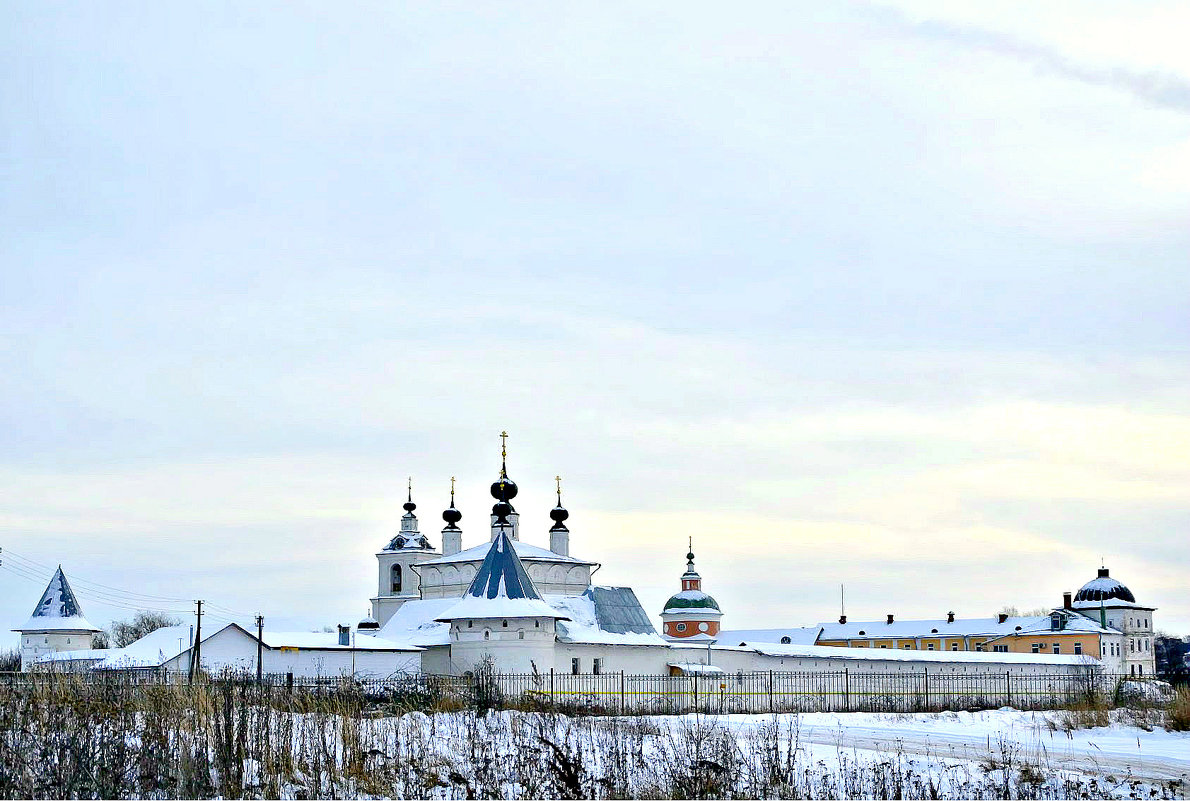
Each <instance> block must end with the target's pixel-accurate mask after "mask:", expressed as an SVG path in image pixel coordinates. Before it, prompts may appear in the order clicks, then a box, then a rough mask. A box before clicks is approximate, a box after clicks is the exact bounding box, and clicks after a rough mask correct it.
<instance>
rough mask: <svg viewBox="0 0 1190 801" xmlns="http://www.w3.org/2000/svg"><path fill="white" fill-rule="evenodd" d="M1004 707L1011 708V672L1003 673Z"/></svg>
mask: <svg viewBox="0 0 1190 801" xmlns="http://www.w3.org/2000/svg"><path fill="white" fill-rule="evenodd" d="M1004 697H1005V699H1006V700H1005V701H1004V706H1012V671H1011V670H1006V671H1004Z"/></svg>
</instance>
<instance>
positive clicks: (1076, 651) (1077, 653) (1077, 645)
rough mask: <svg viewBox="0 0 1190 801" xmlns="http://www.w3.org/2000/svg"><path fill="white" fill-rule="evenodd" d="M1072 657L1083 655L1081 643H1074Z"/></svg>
mask: <svg viewBox="0 0 1190 801" xmlns="http://www.w3.org/2000/svg"><path fill="white" fill-rule="evenodd" d="M1074 655H1075V656H1082V655H1083V644H1082V643H1081V642H1076V643H1075V644H1074Z"/></svg>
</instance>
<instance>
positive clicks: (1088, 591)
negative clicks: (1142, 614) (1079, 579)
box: [1074, 567, 1136, 604]
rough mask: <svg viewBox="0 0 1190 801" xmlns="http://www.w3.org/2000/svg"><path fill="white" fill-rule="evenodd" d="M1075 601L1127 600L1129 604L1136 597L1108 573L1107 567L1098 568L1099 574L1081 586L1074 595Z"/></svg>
mask: <svg viewBox="0 0 1190 801" xmlns="http://www.w3.org/2000/svg"><path fill="white" fill-rule="evenodd" d="M1074 600H1075V601H1095V602H1099V601H1111V600H1119V601H1127V602H1128V603H1130V604H1134V603H1136V597H1135V596H1134V595H1133V594H1132V590H1130V589H1128V588H1127V587H1126V586H1124V585H1123V584H1122V583H1120V582H1119V581H1117V580H1116V579H1114V578H1112V577H1111V576H1109V575H1108V572H1107V568H1106V567H1101V568H1099V575H1098V576H1097V577H1095V578H1093V579H1091V580H1090V581H1088V582H1087V583H1086V584H1084V585H1083V586H1082V589H1080V590H1079V591H1078V594H1076V595H1075V596H1074Z"/></svg>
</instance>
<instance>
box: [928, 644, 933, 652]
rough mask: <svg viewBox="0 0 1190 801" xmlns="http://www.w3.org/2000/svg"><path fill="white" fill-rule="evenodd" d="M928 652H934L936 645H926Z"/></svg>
mask: <svg viewBox="0 0 1190 801" xmlns="http://www.w3.org/2000/svg"><path fill="white" fill-rule="evenodd" d="M926 650H927V651H933V650H934V643H929V644H928V645H926Z"/></svg>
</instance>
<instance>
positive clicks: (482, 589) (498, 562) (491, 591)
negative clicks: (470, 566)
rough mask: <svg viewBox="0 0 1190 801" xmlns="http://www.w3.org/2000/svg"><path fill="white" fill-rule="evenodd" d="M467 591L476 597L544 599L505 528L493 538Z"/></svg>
mask: <svg viewBox="0 0 1190 801" xmlns="http://www.w3.org/2000/svg"><path fill="white" fill-rule="evenodd" d="M466 594H467V595H470V596H472V597H475V598H533V599H537V600H540V599H541V593H539V592H538V591H537V588H536V587H534V586H533V580H532V579H531V578H529V574H528V573H526V572H525V566H524V565H523V564H521V559H520V557H519V556H517V554H516V549H515V548H513V547H512V541H511V540H509V539H508V534H507V533H506V532H505V531H503V530H501V531H500V536H498V537H496V539H494V540H493V541H492V547H490V548H489V549H488V555H487V556H485V557H484V559H483V564H481V565H480V566H479V572H478V573H476V574H475V579H474V580H473V581H472V582H471V586H470V588H468V590H467V593H466Z"/></svg>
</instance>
